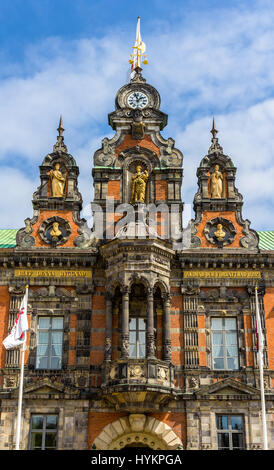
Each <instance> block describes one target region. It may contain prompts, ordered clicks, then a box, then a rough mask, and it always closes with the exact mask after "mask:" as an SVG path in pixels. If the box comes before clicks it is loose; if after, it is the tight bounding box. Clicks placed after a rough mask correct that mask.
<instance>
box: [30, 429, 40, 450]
mask: <svg viewBox="0 0 274 470" xmlns="http://www.w3.org/2000/svg"><path fill="white" fill-rule="evenodd" d="M30 448H31V449H41V448H42V433H41V432H33V433H31V438H30Z"/></svg>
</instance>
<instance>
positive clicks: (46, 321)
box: [39, 317, 50, 330]
mask: <svg viewBox="0 0 274 470" xmlns="http://www.w3.org/2000/svg"><path fill="white" fill-rule="evenodd" d="M49 325H50V318H49V317H40V318H39V329H41V328H44V329H46V330H48V329H49Z"/></svg>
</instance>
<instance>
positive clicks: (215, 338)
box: [212, 333, 223, 344]
mask: <svg viewBox="0 0 274 470" xmlns="http://www.w3.org/2000/svg"><path fill="white" fill-rule="evenodd" d="M212 343H213V344H223V335H222V333H213V334H212Z"/></svg>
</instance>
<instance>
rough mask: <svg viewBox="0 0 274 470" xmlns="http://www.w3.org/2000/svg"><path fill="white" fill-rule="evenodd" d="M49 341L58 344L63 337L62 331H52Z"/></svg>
mask: <svg viewBox="0 0 274 470" xmlns="http://www.w3.org/2000/svg"><path fill="white" fill-rule="evenodd" d="M51 338H52V339H51V342H52V344H60V343H62V339H63V332H62V331H53V332H52V335H51Z"/></svg>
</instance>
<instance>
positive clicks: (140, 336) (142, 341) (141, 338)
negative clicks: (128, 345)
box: [139, 331, 146, 344]
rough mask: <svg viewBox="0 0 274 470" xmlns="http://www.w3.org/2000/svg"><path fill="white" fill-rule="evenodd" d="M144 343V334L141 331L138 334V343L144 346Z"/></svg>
mask: <svg viewBox="0 0 274 470" xmlns="http://www.w3.org/2000/svg"><path fill="white" fill-rule="evenodd" d="M145 342H146V333H145V332H143V331H141V332H140V333H139V343H141V344H145Z"/></svg>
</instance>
